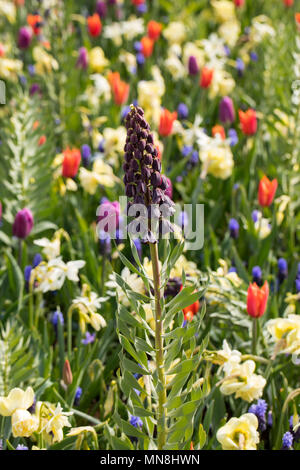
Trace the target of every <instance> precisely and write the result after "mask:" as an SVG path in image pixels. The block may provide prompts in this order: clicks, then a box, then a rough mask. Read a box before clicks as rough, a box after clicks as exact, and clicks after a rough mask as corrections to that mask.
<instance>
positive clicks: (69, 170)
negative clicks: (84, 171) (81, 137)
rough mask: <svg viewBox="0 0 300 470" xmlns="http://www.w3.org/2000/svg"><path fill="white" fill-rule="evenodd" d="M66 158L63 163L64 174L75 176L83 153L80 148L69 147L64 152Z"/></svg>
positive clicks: (66, 176)
mask: <svg viewBox="0 0 300 470" xmlns="http://www.w3.org/2000/svg"><path fill="white" fill-rule="evenodd" d="M63 155H64V159H63V163H62V175H63V176H64V177H65V178H74V176H76V175H77V172H78V168H79V165H80V161H81V153H80V150H79V149H76V148H73V149H70V148H69V147H68V148H67V149H66V150H65V151H64V152H63Z"/></svg>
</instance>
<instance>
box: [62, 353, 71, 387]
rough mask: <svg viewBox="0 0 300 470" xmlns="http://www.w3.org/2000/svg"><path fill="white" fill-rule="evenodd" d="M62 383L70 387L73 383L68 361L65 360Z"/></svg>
mask: <svg viewBox="0 0 300 470" xmlns="http://www.w3.org/2000/svg"><path fill="white" fill-rule="evenodd" d="M63 381H64V382H65V384H66V385H71V383H72V382H73V374H72V370H71V366H70V362H69V359H66V360H65V363H64V368H63Z"/></svg>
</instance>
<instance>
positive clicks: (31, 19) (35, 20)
mask: <svg viewBox="0 0 300 470" xmlns="http://www.w3.org/2000/svg"><path fill="white" fill-rule="evenodd" d="M42 22H43V20H42V17H41V16H40V15H27V23H28V24H29V26H31V28H32V29H33V32H34V34H40V32H41V26H42Z"/></svg>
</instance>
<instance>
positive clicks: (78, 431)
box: [67, 426, 97, 437]
mask: <svg viewBox="0 0 300 470" xmlns="http://www.w3.org/2000/svg"><path fill="white" fill-rule="evenodd" d="M88 432H90V433H92V434H94V436H95V437H96V436H97V433H96V431H95V429H94V428H93V427H92V426H79V427H77V428H71V431H69V432H68V434H67V436H79V435H80V434H82V433H88Z"/></svg>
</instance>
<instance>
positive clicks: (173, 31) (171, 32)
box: [163, 21, 186, 44]
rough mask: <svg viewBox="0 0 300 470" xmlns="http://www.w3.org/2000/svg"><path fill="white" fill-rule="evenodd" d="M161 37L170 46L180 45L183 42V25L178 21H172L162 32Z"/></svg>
mask: <svg viewBox="0 0 300 470" xmlns="http://www.w3.org/2000/svg"><path fill="white" fill-rule="evenodd" d="M163 36H164V37H165V38H166V39H167V41H168V42H169V43H171V44H181V43H182V42H183V41H184V40H185V36H186V29H185V25H184V24H183V23H181V22H180V21H173V22H171V23H169V24H168V26H167V27H166V28H165V29H164V30H163Z"/></svg>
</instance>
